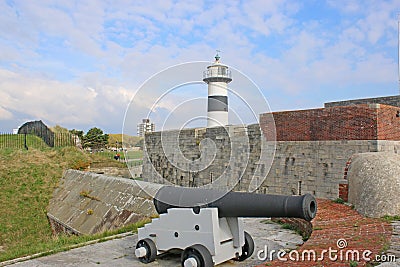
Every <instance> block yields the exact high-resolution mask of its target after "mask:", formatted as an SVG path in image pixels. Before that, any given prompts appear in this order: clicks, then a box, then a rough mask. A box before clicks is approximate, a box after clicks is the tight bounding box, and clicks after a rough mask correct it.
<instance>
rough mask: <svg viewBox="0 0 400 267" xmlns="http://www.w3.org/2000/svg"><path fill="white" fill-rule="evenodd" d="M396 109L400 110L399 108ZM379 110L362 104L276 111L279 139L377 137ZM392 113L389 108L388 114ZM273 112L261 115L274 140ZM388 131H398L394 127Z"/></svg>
mask: <svg viewBox="0 0 400 267" xmlns="http://www.w3.org/2000/svg"><path fill="white" fill-rule="evenodd" d="M386 107H388V106H386ZM397 109H399V110H400V108H397ZM378 110H379V109H377V108H376V107H373V106H369V105H367V104H363V105H356V106H343V107H330V108H320V109H309V110H298V111H284V112H274V113H273V116H274V120H275V126H276V140H277V141H323V140H376V139H377V138H378V134H377V131H378V129H377V128H378V126H377V116H378ZM389 113H390V112H389V111H387V114H389ZM382 114H386V113H382ZM390 114H392V113H390ZM270 115H271V114H268V113H266V114H261V115H260V127H261V129H262V130H263V133H264V135H265V136H266V138H267V140H271V139H272V136H273V134H274V132H273V131H272V130H271V129H272V122H271V120H269V119H268V118H269V117H270ZM384 116H389V115H382V117H384ZM385 127H386V126H382V129H385ZM382 129H381V130H382ZM382 131H383V130H382ZM387 134H388V135H395V134H394V133H393V132H391V131H390V132H387Z"/></svg>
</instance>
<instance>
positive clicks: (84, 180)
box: [47, 170, 162, 234]
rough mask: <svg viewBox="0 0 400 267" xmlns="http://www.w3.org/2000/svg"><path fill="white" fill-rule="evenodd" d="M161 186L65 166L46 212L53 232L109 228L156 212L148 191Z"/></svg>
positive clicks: (153, 190) (153, 191) (73, 232)
mask: <svg viewBox="0 0 400 267" xmlns="http://www.w3.org/2000/svg"><path fill="white" fill-rule="evenodd" d="M161 186H162V185H158V184H152V183H147V182H142V181H137V180H132V179H126V178H119V177H111V176H106V175H101V174H95V173H91V172H82V171H76V170H68V171H66V172H65V173H64V175H63V177H62V179H61V181H60V185H59V187H58V188H57V189H56V190H55V191H54V193H53V198H52V199H51V200H50V204H49V207H48V213H47V216H48V218H49V222H50V225H51V227H52V230H53V233H55V234H57V233H60V232H66V233H72V234H95V233H100V232H103V231H105V230H112V229H115V228H119V227H121V226H124V225H128V224H131V223H135V222H137V221H139V220H142V219H145V218H149V217H152V216H155V215H157V212H156V210H155V209H154V205H153V198H152V196H151V195H153V196H154V195H155V193H156V192H157V191H158V189H159V188H160V187H161ZM143 189H145V190H143ZM146 192H149V193H150V195H149V194H147V193H146Z"/></svg>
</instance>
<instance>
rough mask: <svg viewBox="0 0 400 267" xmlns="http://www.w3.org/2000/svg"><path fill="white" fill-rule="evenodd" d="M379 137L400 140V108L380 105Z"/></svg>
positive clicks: (380, 138)
mask: <svg viewBox="0 0 400 267" xmlns="http://www.w3.org/2000/svg"><path fill="white" fill-rule="evenodd" d="M378 139H379V140H400V108H399V107H393V106H387V105H380V108H379V109H378Z"/></svg>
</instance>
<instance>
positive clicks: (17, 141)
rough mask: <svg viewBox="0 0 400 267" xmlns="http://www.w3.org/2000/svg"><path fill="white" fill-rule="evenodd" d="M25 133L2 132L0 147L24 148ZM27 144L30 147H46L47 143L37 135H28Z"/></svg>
mask: <svg viewBox="0 0 400 267" xmlns="http://www.w3.org/2000/svg"><path fill="white" fill-rule="evenodd" d="M24 143H25V135H24V134H0V148H24ZM26 145H27V147H28V148H36V149H40V148H44V147H47V145H46V143H45V142H43V140H42V139H41V138H40V137H37V136H36V135H31V134H27V135H26Z"/></svg>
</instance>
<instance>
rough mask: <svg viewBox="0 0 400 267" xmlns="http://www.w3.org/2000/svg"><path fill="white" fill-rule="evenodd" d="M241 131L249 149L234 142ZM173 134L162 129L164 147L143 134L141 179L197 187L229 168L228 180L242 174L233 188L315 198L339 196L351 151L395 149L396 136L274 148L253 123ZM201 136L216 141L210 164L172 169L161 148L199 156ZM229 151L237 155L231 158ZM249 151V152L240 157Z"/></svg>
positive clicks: (285, 143)
mask: <svg viewBox="0 0 400 267" xmlns="http://www.w3.org/2000/svg"><path fill="white" fill-rule="evenodd" d="M229 131H230V133H231V138H229V134H228V132H229ZM246 132H247V134H248V138H249V140H250V141H249V147H250V150H246V147H245V145H242V146H240V145H237V143H238V142H239V143H240V142H241V141H243V140H244V139H242V138H245V139H247V136H246V135H245V133H246ZM177 133H178V132H177V131H168V132H163V139H164V143H165V144H164V148H163V147H162V146H161V132H156V133H151V134H147V135H146V151H147V153H146V155H147V156H148V157H147V156H146V155H145V157H144V158H145V159H144V165H143V178H144V179H145V180H146V181H151V182H159V183H168V182H171V183H173V184H176V185H180V186H189V187H190V186H202V185H206V184H209V183H211V182H213V179H214V181H215V179H216V178H218V177H219V176H221V175H222V174H223V173H224V172H228V174H229V177H232V180H231V181H227V183H229V182H231V183H234V180H235V179H236V178H237V177H238V176H239V175H242V178H241V179H240V182H239V183H237V184H236V186H234V187H233V189H234V190H235V191H253V189H254V186H253V185H254V184H257V185H260V186H259V187H258V189H257V192H259V193H268V194H289V195H292V194H304V193H311V194H314V195H315V196H316V197H321V198H329V199H335V198H337V197H338V196H339V189H340V188H341V190H347V180H346V179H345V169H346V163H347V162H348V161H349V160H350V159H351V156H352V155H353V154H355V153H363V152H378V151H391V152H396V153H397V152H398V151H400V141H385V140H382V141H381V140H325V141H277V142H276V150H272V149H271V148H272V147H271V145H270V144H267V145H264V146H262V138H264V136H263V135H262V134H261V131H260V130H259V126H258V125H250V126H248V127H242V126H229V127H228V131H225V130H224V128H223V127H216V128H209V129H189V130H183V131H181V132H180V134H179V137H180V138H179V146H178V145H177V143H176V142H175V141H176V139H175V141H174V138H172V139H169V138H170V137H176V136H177ZM204 138H209V139H211V140H213V141H214V142H215V144H216V147H217V150H216V151H217V152H216V155H215V158H214V161H213V162H212V164H211V165H210V166H208V167H207V168H205V169H204V170H202V171H198V172H189V171H182V170H181V169H180V168H182V169H186V170H189V169H191V166H190V161H189V162H187V163H185V164H186V165H185V164H181V165H180V166H179V167H180V168H177V167H175V166H174V165H173V164H172V163H171V161H169V160H168V158H167V157H166V155H165V150H170V151H171V150H173V148H179V149H181V151H182V153H183V154H184V156H185V157H186V158H187V159H189V160H196V159H199V158H200V156H201V153H200V149H199V145H200V143H201V140H203V139H204ZM231 139H232V141H230V140H231ZM230 142H232V146H231V145H230ZM243 144H244V143H243ZM232 147H237V148H232ZM232 150H234V152H235V153H233V154H235V155H236V156H235V157H232V158H230V156H231V152H232ZM174 151H175V152H177V150H174ZM248 151H249V157H248V160H245V159H246V158H247V157H245V153H247V152H248ZM273 151H275V154H274V153H273ZM203 153H207V152H204V151H203ZM175 157H176V155H175ZM237 157H238V158H237ZM175 159H176V158H175ZM172 161H173V160H172ZM271 161H272V163H271ZM157 177H158V178H157ZM162 177H163V178H164V180H163V179H162ZM264 177H266V178H265V180H264V181H263V182H262V180H263V179H264ZM157 179H158V180H157ZM343 188H344V189H343Z"/></svg>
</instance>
